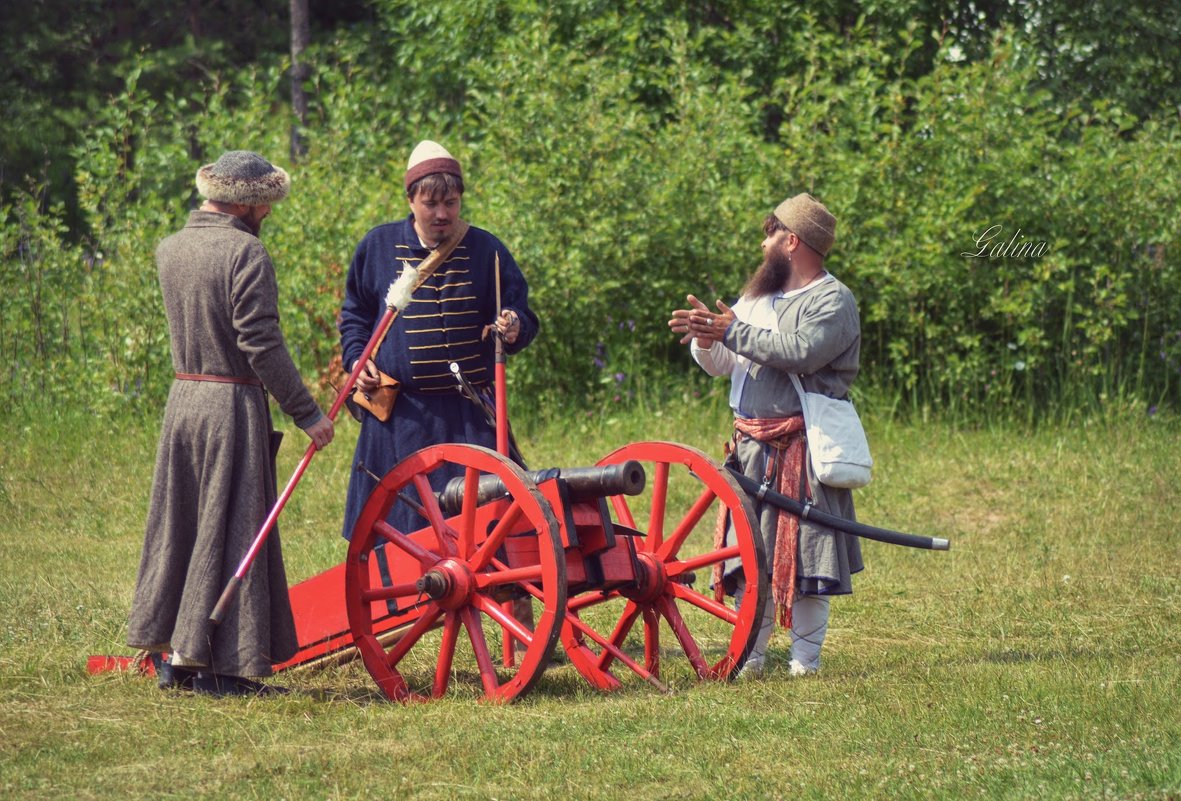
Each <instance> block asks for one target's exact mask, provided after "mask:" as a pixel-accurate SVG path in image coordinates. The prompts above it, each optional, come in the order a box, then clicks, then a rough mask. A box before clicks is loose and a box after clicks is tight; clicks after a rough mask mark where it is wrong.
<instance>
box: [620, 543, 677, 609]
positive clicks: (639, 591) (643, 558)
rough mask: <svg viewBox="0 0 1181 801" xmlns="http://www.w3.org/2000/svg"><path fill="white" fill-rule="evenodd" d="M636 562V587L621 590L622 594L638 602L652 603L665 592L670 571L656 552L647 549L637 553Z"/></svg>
mask: <svg viewBox="0 0 1181 801" xmlns="http://www.w3.org/2000/svg"><path fill="white" fill-rule="evenodd" d="M636 564H637V570H636V583H635V587H634V588H631V589H625V590H621V591H620V594H621V595H623V596H624V597H625V598H627V599H629V600H632V601H636V602H637V603H651V602H652V601H655V600H656V599H657V598H659V597H660V596H661V595H662V594H664V589H665V587H666V586H667V585H668V571H667V570H665V569H664V562H662V561H660V559H659V558H658V557H657V556H656V554H653V553H648V552H647V551H645V552H643V553H639V554H636Z"/></svg>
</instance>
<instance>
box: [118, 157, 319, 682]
mask: <svg viewBox="0 0 1181 801" xmlns="http://www.w3.org/2000/svg"><path fill="white" fill-rule="evenodd" d="M290 186H291V179H290V178H289V177H288V175H287V173H286V172H285V171H284V170H282V169H281V168H279V167H276V166H274V165H272V164H271V163H269V162H268V161H267V160H266V159H264V158H263V157H262V156H260V155H258V154H257V153H251V152H248V151H231V152H228V153H225V154H224V155H223V156H222V157H221V158H219V159H218V160H217V161H216V162H214V163H213V164H207V165H205V166H204V167H202V168H201V169H200V170H198V172H197V190H198V191H199V192H200V193H201V195H202V196H203V197H205V198H206V200H205V203H204V204H203V205H202V206H201V208H200V209H198V210H197V211H193V212H191V213H190V214H189V219H188V223H187V224H186V225H185V227H184V228H183V229H182V230H181V231H179V232H178V233H176V234H173V235H172V236H170V237H168V238H166V239H165V240H164V241H163V242H161V243H160V245H159V247H158V248H157V250H156V263H157V268H158V272H159V278H160V290H161V292H162V294H163V297H164V308H165V311H166V312H167V315H168V332H169V337H170V343H171V349H172V364H173V368H174V369H175V371H176V381H174V382H173V384H172V389H171V390H170V392H169V394H168V405H167V406H166V407H165V410H164V422H163V425H162V428H161V431H160V442H159V448H158V450H157V454H156V469H155V475H154V476H153V480H152V496H151V503H150V508H149V510H148V518H147V525H146V531H145V535H144V548H143V556H142V557H141V560H140V566H139V577H138V579H137V582H136V588H135V596H134V599H133V601H132V605H131V615H130V621H129V626H128V629H129V630H128V642H129V644H130V645H131V646H133V647H135V648H141V649H145V650H147V651H150V652H152V653H153V654H156V656H155V657H154V661H155V662H156V663H157V666H158V668H159V675H160V680H159V683H160V686H161V687H174V686H182V687H191V688H192V689H194V690H195V691H197V692H202V693H207V694H211V695H217V696H221V695H243V694H261V693H267V692H273V691H275V690H277V689H278V688H275V687H272V686H269V685H265V684H261V683H259V682H257V681H253V680H252V679H251V678H249V677H258V676H269V675H270V674H271V666H272V665H274V664H276V663H278V662H282V661H284V660H286V659H288V658H290V657H291V656H292V655H294V653H295V651H296V647H297V641H296V635H295V621H294V619H293V618H292V614H291V604H290V601H289V599H288V596H287V577H286V574H285V572H284V569H283V553H282V549H281V546H280V543H279V533H278V531H272V532H271V534H270V536H269V537H268V539H267V541H266V544H265V546H264V548H263V549H262V550H261V551H260V552H259V554H258V556H257V557H256V559H255V561H254V564H253V565H252V566H251V568H250V571H249V572H248V573H247V574H246V575H245V576H244V578H243V580H242V584H241V586H240V588H239V592H238V595H237V598H236V600H235V601H234V603H233V604H232V605H231V606H230V608H229V609H228V610H227V614H226V616H225V618H224V619H223V621H222V623H221V624H220V625H217V626H215V625H213V624H212V623H210V621H209V616H210V613H212V611H213V608H214V606H215V605H216V603H217V600H218V598H219V597H220V595H221V593H222V590H223V589H224V588H225V586H226V583H227V582H228V581H229V579H230V577H231V576H233V574H234V572H235V570H236V569H237V566H238V564H239V563H240V562H241V560H242V558H243V556H244V555H245V554H246V552H247V550H248V549H249V547H250V545H251V543H252V542H253V540H254V537H255V535H256V533H257V532H258V529H259V527H260V526H261V525H262V522H263V520H265V519H266V516H267V514H268V513H269V511H270V509H271V507H272V506H273V505H274V503H275V500H276V497H277V493H276V488H275V468H274V448H277V446H278V442H277V439H278V435H277V434H276V433H275V431H274V429H273V427H272V424H271V414H270V407H269V404H268V401H267V394H268V393H269V394H270V396H271V397H273V398H274V399H275V401H276V402H277V403H278V404H279V407H280V408H281V409H282V410H283V411H284V412H285V413H286V414H288V415H290V416H291V417H292V418H293V419H294V420H295V423H296V425H298V426H299V427H300V428H301V429H303V431H304V433H306V434H307V435H308V437H309V438H310V439H311V440H312V442H314V443H315V445H316V447H317V448H322V447H324V446H325V445H327V444H328V443H329V442H331V441H332V436H333V426H332V421H331V420H329V419H328V418H327V417H326V416H325V415H324V414H323V413H322V412H321V411H320V408H319V407H318V406H317V404H316V402H315V400H314V399H313V398H312V396H311V393H310V392H308V390H307V388H306V387H305V386H304V384H303V380H302V379H301V378H300V375H299V372H298V370H297V369H296V367H295V363H294V362H293V361H292V360H291V355H290V354H289V353H288V352H287V346H286V344H285V343H284V340H283V334H282V332H281V331H280V329H279V312H278V287H277V284H276V280H275V268H274V266H273V265H272V264H271V259H270V256H269V255H268V254H267V251H266V248H264V247H263V245H262V243H261V242H260V241H259V239H258V234H259V229H260V228H261V226H262V221H263V219H264V218H265V217H266V216H267V215H268V214H269V213H270V211H271V205H272V204H274V203H277V202H279V201H280V200H282V199H283V198H284V197H286V196H287V193H288V191H289V189H290ZM161 654H166V655H167V661H164V660H163V659H161V657H160V655H161Z"/></svg>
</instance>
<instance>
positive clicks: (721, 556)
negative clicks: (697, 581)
mask: <svg viewBox="0 0 1181 801" xmlns="http://www.w3.org/2000/svg"><path fill="white" fill-rule="evenodd" d="M739 553H740V551H739V549H738V546H737V545H731V546H729V547H728V548H719V549H718V550H716V551H709V552H708V553H703V554H701V555H700V556H691V557H689V558H688V559H684V560H682V561H679V562H669V563H668V564H666V565H665V566H664V569H665V570H667V571H668V575H669V578H673V577H674V576H683V575H684V574H686V573H692V572H693V571H694V570H700V569H701V568H703V567H711V566H713V565H716V564H717V563H718V562H724V561H726V560H727V559H734V558H736V557H737V556H738V555H739Z"/></svg>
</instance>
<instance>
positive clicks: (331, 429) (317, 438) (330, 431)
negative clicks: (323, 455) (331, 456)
mask: <svg viewBox="0 0 1181 801" xmlns="http://www.w3.org/2000/svg"><path fill="white" fill-rule="evenodd" d="M303 433H305V434H307V435H308V438H309V439H311V441H312V442H314V443H315V444H316V450H320V449H321V448H323V447H324V446H325V445H327V444H328V443H329V442H332V437H333V435H334V434H335V433H336V427H335V426H334V425H332V421H331V420H329V419H328V417H327V415H325V416H323V417H321V418H320V419H319V420H317V421H316V422H314V423H312V424H311V425H310V426H308V427H307V428H305V429H304V430H303Z"/></svg>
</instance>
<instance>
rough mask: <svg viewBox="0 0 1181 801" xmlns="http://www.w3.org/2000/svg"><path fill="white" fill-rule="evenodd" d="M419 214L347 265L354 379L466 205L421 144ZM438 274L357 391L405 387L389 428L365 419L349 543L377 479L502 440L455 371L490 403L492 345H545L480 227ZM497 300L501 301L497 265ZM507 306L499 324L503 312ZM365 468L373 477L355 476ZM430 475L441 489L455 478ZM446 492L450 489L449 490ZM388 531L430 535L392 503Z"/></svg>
mask: <svg viewBox="0 0 1181 801" xmlns="http://www.w3.org/2000/svg"><path fill="white" fill-rule="evenodd" d="M405 187H406V197H407V199H408V201H409V204H410V214H409V216H408V217H406V219H404V220H400V221H398V222H392V223H386V224H384V225H379V226H377V227H376V228H374V229H373V230H371V231H370V232H369V233H367V234H366V235H365V237H364V238H363V239H362V240H361V243H360V244H359V245H358V246H357V250H356V253H355V254H354V256H353V261H352V264H351V265H350V266H349V274H348V281H347V284H346V286H345V299H344V306H343V308H342V309H341V316H340V343H341V355H342V358H343V364H344V367H345V369H346V370H351V369H352V368H353V367H354V366H355V364H356V361H357V359H358V358H360V356H361V353H362V351H363V350H364V349H365V345H366V344H367V343H368V341H369V339H370V337H371V336H372V334H373V331H374V329H375V328H376V325H377V322H378V320H380V319H381V316H382V314H383V313H384V312H385V308H386V307H385V298H386V293H387V291H388V290H389V288H390V284H391V283H392V282H393V281H394V280H395V279H396V278H397V277H398V276H399V275H400V274H401V273H402V270H403V267H404V266H407V265H408V266H411V267H417V266H418V265H419V264H421V263H422V262H423V261H424V260H425V259H426V258H427V257H428V256H429V255H430V253H431V252H432V251H433V250H435V249H436V248H438V247H440V246H441V245H444V244H445V243H448V241H449V238H450V237H452V236H454V235H457V233H458V231H457V229H458V228H459V227H460V226H459V222H460V220H459V213H460V208H461V206H462V202H463V191H464V184H463V171H462V169H461V168H460V165H459V162H458V161H456V160H455V158H453V157H452V156H451V154H450V153H448V152H447V150H445V149H444V148H443V147H442V146H441V145H439V144H437V143H435V142H431V141H424V142H421V143H419V145H418V146H417V147H415V148H414V151H413V152H412V153H411V154H410V160H409V162H408V163H407V165H406V175H405ZM460 235H461V236H462V239H461V240H460V241H459V242H458V243H457V244H456V245H455V248H454V250H452V252H451V254H450V255H449V256H448V257H447V259H446V261H444V262H443V264H442V265H440V266H439V268H438V269H437V270H436V271H435V272H434V273H433V274H432V275H431V276H430V277H428V278H427V279H426V281H425V282H424V283H423V284H422V286H420V287H419V288H418V289H417V290H416V291H415V292H414V294H413V297H412V299H411V303H410V305H409V306H408V307H407V308H405V309H403V310H402V311H401V312H400V313H399V314H398V316H397V317H396V318H395V319H394V322H393V325H392V326H391V327H390V330H389V332H388V333H387V334H386V337H385V339H384V340H383V341H382V343H381V346H380V347H379V348H378V350H377V352H376V353H375V354H374V356H373V358H372V359H371V360H370V361H369V362H368V363H367V364H366V365H365V369H364V370H363V371H362V372H361V374H360V376H359V378H358V380H357V385H358V387H360V388H361V389H362V390H363V391H366V392H370V391H372V390H374V389H376V388H377V386H378V381H379V376H378V373H377V371H378V370H380V371H381V372H383V373H385V374H386V375H389V376H391V377H393V378H394V379H396V380H397V381H398V382H399V383H400V386H401V389H400V392H399V394H398V398H397V401H396V402H395V404H394V408H393V413H392V414H391V415H390V417H389V419H388V420H386V421H385V422H382V421H381V420H379V419H377V418H376V417H374V416H373V415H372V414H370V413H368V412H362V420H361V434H360V437H359V438H358V440H357V450H356V454H355V456H354V464H353V466H354V471H353V474H352V477H351V479H350V481H349V489H348V497H347V499H346V503H345V514H344V532H343V534H344V537H345V538H346V539H350V538H351V537H352V534H353V527H354V525H355V524H356V520H357V517H358V515H359V514H360V512H361V509H362V508H363V507H364V505H365V501H366V499H367V498H368V497H369V495H370V493H371V492H372V491H373V488H374V480H373V478H372V476H374V475H376V476H378V477H380V476H382V475H384V474H385V473H387V472H388V471H389V470H390V469H391V468H393V467H394V466H395V465H396V464H397V463H398V462H400V461H401V460H402V459H404V458H405V457H407V456H409V455H410V454H411V453H414V452H415V451H417V450H419V449H421V448H424V447H427V446H428V445H435V444H439V443H446V442H465V443H469V444H473V445H483V446H486V447H489V448H494V447H495V445H496V431H495V429H494V428H493V427H492V426H491V425H489V424H488V421H487V419H486V417H485V415H484V413H483V412H482V410H481V409H480V408H479V407H477V406H476V405H475V404H474V403H472V402H471V401H470V400H468V399H466V398H464V397H463V396H462V395H461V394H460V392H459V387H458V384H457V382H456V380H455V376H454V375H453V374H452V372H451V369H450V365H451V364H452V363H455V364H457V365H459V368H460V369H461V371H462V372H463V375H464V376H465V377H466V378H467V380H468V381H469V382H470V383H471V384H472V386H473V387H475V389H476V390H477V392H480V393H481V394H483V395H485V396H486V397H487V399H488V400H489V402H491V400H492V382H493V378H494V369H495V368H494V356H495V337H494V336H493V335H492V330H493V329H495V331H497V332H499V333H500V335H501V336H502V337H503V339H504V344H505V352H506V353H509V354H512V353H516V352H518V351H520V350H521V349H522V348H524V347H525V346H526V345H528V344H529V343H530V342H532V341H533V338H534V337H535V336H537V330H538V320H537V315H535V314H534V313H533V311H532V310H531V309H530V308H529V286H528V284H527V283H526V282H525V277H524V275H522V274H521V270H520V268H519V267H518V266H517V263H516V261H515V260H514V259H513V256H512V254H511V253H509V251H508V248H506V247H505V246H504V244H503V243H501V241H500V240H499V239H497V238H496V237H495V236H493V235H492V234H490V233H488V232H487V231H484V230H482V229H480V228H476V227H475V226H471V227H468V228H467V231H466V233H462V234H460ZM497 256H499V261H500V292H501V297H500V298H499V304H498V299H497V297H496V283H497V277H496V260H497ZM498 305H499V307H500V308H501V312H500V315H499V317H498V316H497V313H496V309H497V307H498ZM358 463H361V464H363V465H364V468H365V469H364V470H357V469H355V468H356V467H357V465H358ZM442 472H443V471H442V470H439V471H436V473H435V474H432V481H433V482H440V481H442V480H443V479H445V478H448V476H443V475H439V474H441V473H442ZM440 486H441V484H440ZM389 522H390V524H391V525H393V526H394V527H395V528H397V529H398V530H399V531H403V532H407V533H409V532H411V531H415V530H417V529H419V528H422V527H423V526H424V525H426V521H425V520H424V519H423V518H422V517H420V516H419V515H418V514H417V513H416V512H415V511H414V510H413V509H412V508H411V507H410V506H409V505H407V504H405V503H401V502H399V503H395V504H394V507H393V509H392V510H391V512H390V516H389Z"/></svg>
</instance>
